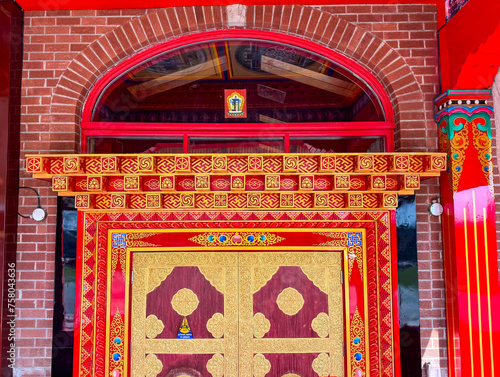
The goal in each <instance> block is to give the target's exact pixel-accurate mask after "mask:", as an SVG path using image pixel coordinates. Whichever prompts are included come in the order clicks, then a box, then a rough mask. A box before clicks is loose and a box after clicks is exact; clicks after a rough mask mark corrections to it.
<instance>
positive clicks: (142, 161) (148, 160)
mask: <svg viewBox="0 0 500 377" xmlns="http://www.w3.org/2000/svg"><path fill="white" fill-rule="evenodd" d="M139 170H143V171H151V170H153V157H139Z"/></svg>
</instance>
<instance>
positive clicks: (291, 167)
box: [283, 156, 299, 172]
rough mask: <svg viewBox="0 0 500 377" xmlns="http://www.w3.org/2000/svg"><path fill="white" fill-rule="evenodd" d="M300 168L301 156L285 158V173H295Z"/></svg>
mask: <svg viewBox="0 0 500 377" xmlns="http://www.w3.org/2000/svg"><path fill="white" fill-rule="evenodd" d="M298 168H299V156H283V171H285V172H295V171H297V170H298Z"/></svg>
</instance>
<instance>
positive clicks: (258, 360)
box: [253, 353, 271, 377]
mask: <svg viewBox="0 0 500 377" xmlns="http://www.w3.org/2000/svg"><path fill="white" fill-rule="evenodd" d="M270 371H271V363H270V362H269V360H267V359H266V357H265V356H264V355H263V354H261V353H258V354H257V355H255V356H254V357H253V375H254V377H265V375H266V374H268V373H269V372H270Z"/></svg>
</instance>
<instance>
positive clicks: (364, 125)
mask: <svg viewBox="0 0 500 377" xmlns="http://www.w3.org/2000/svg"><path fill="white" fill-rule="evenodd" d="M81 127H82V130H144V131H178V132H181V133H183V132H185V131H186V128H189V130H190V131H195V130H201V131H206V129H207V127H209V128H210V130H212V131H221V132H226V131H227V129H228V127H230V128H231V130H232V131H238V132H254V131H266V133H267V131H269V129H270V128H272V129H273V130H279V131H281V132H285V131H293V130H296V131H304V130H317V131H333V130H356V129H357V130H374V129H375V128H376V129H377V130H394V128H395V124H394V123H392V122H336V123H327V122H324V123H319V122H318V123H313V122H302V123H127V122H87V121H85V122H82V124H81ZM374 132H375V131H374Z"/></svg>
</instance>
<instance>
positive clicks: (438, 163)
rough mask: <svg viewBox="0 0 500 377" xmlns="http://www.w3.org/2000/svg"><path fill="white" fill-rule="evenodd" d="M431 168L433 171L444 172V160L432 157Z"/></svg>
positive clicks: (439, 157)
mask: <svg viewBox="0 0 500 377" xmlns="http://www.w3.org/2000/svg"><path fill="white" fill-rule="evenodd" d="M431 167H432V169H434V170H444V169H445V168H446V159H445V158H444V157H441V156H432V157H431Z"/></svg>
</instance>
